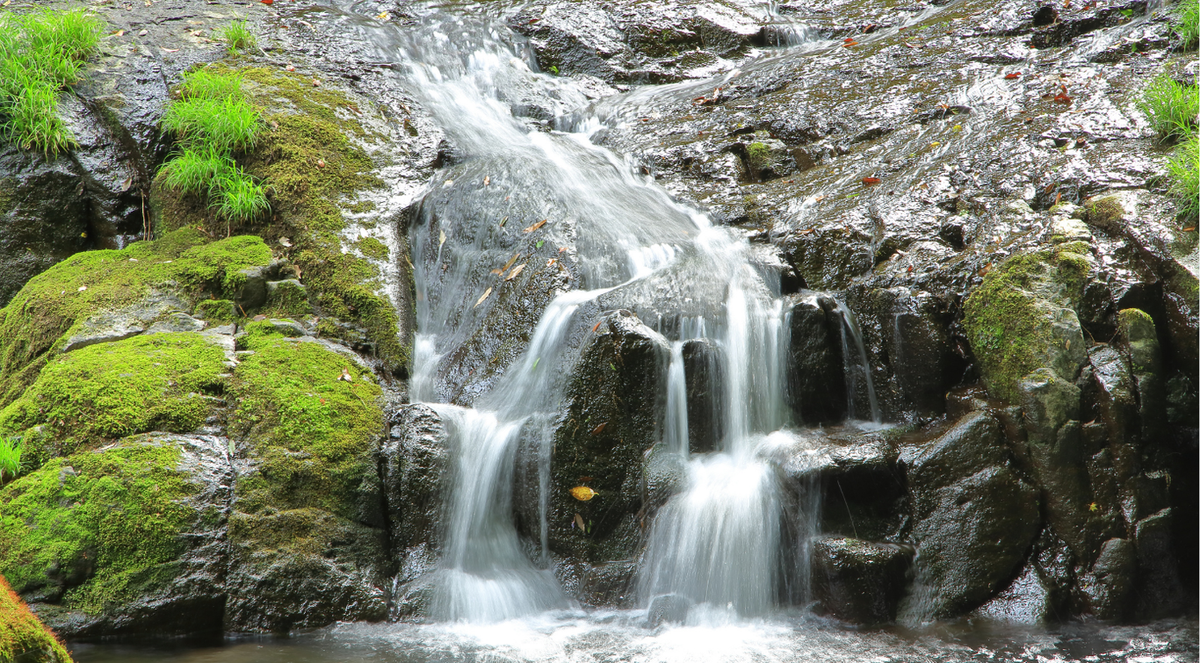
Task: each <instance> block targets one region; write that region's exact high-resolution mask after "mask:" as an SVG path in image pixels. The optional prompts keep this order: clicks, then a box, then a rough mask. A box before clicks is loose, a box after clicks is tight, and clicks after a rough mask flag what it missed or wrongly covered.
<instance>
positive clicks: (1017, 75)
mask: <svg viewBox="0 0 1200 663" xmlns="http://www.w3.org/2000/svg"><path fill="white" fill-rule="evenodd" d="M1020 77H1021V72H1019V71H1018V72H1016V73H1013V74H1005V76H1004V80H1006V81H1011V80H1016V79H1018V78H1020Z"/></svg>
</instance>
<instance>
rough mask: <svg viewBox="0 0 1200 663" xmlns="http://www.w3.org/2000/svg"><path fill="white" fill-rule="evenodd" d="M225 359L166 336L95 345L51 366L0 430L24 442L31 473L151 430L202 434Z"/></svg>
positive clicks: (3, 416) (200, 342)
mask: <svg viewBox="0 0 1200 663" xmlns="http://www.w3.org/2000/svg"><path fill="white" fill-rule="evenodd" d="M227 370H228V369H227V368H226V366H225V353H224V351H223V350H222V349H221V348H219V347H218V346H216V345H214V344H212V343H210V342H209V341H207V340H206V339H205V338H204V337H203V336H200V335H199V334H193V333H168V334H151V335H147V336H135V337H133V338H129V339H125V340H123V341H117V342H115V343H102V344H99V345H92V346H88V347H85V348H81V349H79V350H75V351H73V352H69V353H67V354H63V355H60V356H58V357H56V358H55V359H54V360H53V361H51V362H50V363H49V364H48V365H47V366H46V367H45V368H44V369H42V372H41V374H40V375H39V376H38V379H37V381H36V382H35V383H34V384H33V386H31V387H30V388H29V389H28V390H26V392H25V393H24V394H23V395H22V396H21V398H19V399H17V400H16V401H14V402H12V403H11V404H9V405H8V407H6V408H4V409H3V410H0V431H3V432H6V433H20V432H22V431H26V430H28V429H31V428H33V427H35V426H37V427H39V428H38V431H37V434H35V435H28V436H26V438H27V439H26V442H25V445H24V446H25V453H26V454H27V457H28V458H30V459H32V461H33V463H34V465H35V466H38V465H41V464H42V463H44V462H46V461H47V460H49V459H50V458H54V457H59V456H65V455H68V454H71V453H73V452H75V451H76V450H77V449H79V448H82V447H86V446H89V445H96V444H98V443H100V442H103V441H105V440H112V439H116V438H120V437H125V436H127V435H133V434H136V433H145V432H149V431H153V430H162V431H171V432H177V433H186V432H189V431H192V430H195V429H197V428H199V427H200V426H201V425H203V424H204V421H205V419H206V418H207V417H208V416H209V413H210V412H211V410H212V408H213V405H214V401H215V400H216V398H217V397H218V396H219V395H220V394H221V393H222V392H223V391H224V388H225V376H226V371H227Z"/></svg>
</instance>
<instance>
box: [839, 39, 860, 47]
mask: <svg viewBox="0 0 1200 663" xmlns="http://www.w3.org/2000/svg"><path fill="white" fill-rule="evenodd" d="M851 46H858V42H856V41H854V40H853V39H847V40H846V43H844V44H842V48H850V47H851Z"/></svg>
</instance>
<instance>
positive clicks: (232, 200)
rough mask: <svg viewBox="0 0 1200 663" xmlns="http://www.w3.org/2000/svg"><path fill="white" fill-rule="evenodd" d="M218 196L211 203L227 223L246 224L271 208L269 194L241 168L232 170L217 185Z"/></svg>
mask: <svg viewBox="0 0 1200 663" xmlns="http://www.w3.org/2000/svg"><path fill="white" fill-rule="evenodd" d="M215 188H216V196H214V199H213V201H212V203H211V205H212V207H214V208H216V210H217V214H219V215H220V216H222V217H224V218H225V220H226V221H231V222H234V223H246V222H248V221H253V220H254V219H255V218H256V217H258V216H260V215H261V214H263V213H265V212H266V211H267V210H269V209H270V208H271V205H270V203H268V202H267V193H266V191H265V190H264V189H263V187H262V186H261V185H258V184H255V183H254V180H252V179H250V176H249V175H247V174H246V173H245V171H243V170H242V169H240V168H235V169H230V171H229V172H228V173H226V174H224V175H222V176H221V177H220V178H219V179H218V180H217V184H216V185H215Z"/></svg>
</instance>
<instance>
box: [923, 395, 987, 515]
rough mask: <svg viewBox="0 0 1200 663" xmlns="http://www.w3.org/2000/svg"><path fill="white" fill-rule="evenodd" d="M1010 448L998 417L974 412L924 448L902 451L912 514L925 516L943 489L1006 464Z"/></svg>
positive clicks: (937, 502)
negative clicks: (987, 469)
mask: <svg viewBox="0 0 1200 663" xmlns="http://www.w3.org/2000/svg"><path fill="white" fill-rule="evenodd" d="M1008 458H1009V453H1008V447H1007V445H1006V444H1005V440H1004V437H1003V435H1002V434H1001V432H1000V425H999V424H998V423H997V422H996V419H995V418H994V417H992V416H991V415H990V414H988V413H986V412H973V413H971V414H968V415H966V416H965V417H963V418H962V419H960V420H959V421H957V422H956V423H955V424H954V426H953V427H952V428H950V429H949V430H948V431H946V432H945V433H943V434H942V435H941V436H939V437H937V438H935V439H934V440H932V441H931V442H929V443H928V444H926V445H924V446H922V447H908V448H905V449H904V450H903V451H901V452H900V464H901V466H902V467H904V468H905V473H906V475H907V478H908V488H909V493H910V495H911V496H912V502H913V514H914V515H915V516H916V517H918V518H924V517H925V516H927V515H928V514H930V513H931V512H932V510H933V509H934V508H936V507H937V506H938V504H939V503H940V502H941V500H942V495H941V493H940V491H942V490H943V489H945V488H947V487H948V486H951V485H952V484H954V483H956V482H958V481H960V480H962V479H965V478H966V477H969V476H971V475H973V474H975V473H977V472H980V471H982V470H984V469H985V468H988V467H992V466H1000V465H1004V464H1005V463H1006V462H1007V459H1008Z"/></svg>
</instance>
